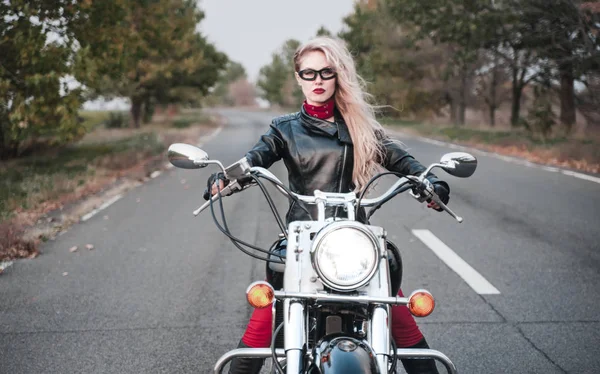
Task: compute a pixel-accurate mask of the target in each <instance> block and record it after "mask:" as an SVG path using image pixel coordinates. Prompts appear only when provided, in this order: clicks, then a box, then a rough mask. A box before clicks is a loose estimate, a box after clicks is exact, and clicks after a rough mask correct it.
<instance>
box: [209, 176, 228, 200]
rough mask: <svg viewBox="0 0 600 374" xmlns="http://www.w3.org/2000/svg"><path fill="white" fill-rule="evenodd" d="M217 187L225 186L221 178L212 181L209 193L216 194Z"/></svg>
mask: <svg viewBox="0 0 600 374" xmlns="http://www.w3.org/2000/svg"><path fill="white" fill-rule="evenodd" d="M217 187H218V190H222V189H223V188H225V183H224V182H223V180H222V179H217V180H216V181H215V183H213V185H212V188H211V190H210V194H211V195H212V196H214V195H216V194H217V191H218V190H217Z"/></svg>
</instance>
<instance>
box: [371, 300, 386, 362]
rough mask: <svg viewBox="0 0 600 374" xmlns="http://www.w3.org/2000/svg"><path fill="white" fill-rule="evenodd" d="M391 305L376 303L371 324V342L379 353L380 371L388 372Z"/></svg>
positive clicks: (377, 353)
mask: <svg viewBox="0 0 600 374" xmlns="http://www.w3.org/2000/svg"><path fill="white" fill-rule="evenodd" d="M388 316H389V306H388V305H381V304H380V305H375V306H374V307H373V315H372V318H371V326H369V342H370V343H371V347H372V348H373V351H375V354H376V355H377V366H379V371H381V372H382V373H387V371H388V358H389V354H390V328H389V323H388V321H389V320H388Z"/></svg>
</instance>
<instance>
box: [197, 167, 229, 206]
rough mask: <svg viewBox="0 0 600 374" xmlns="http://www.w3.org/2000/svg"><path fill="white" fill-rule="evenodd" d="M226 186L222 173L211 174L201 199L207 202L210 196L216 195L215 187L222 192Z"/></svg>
mask: <svg viewBox="0 0 600 374" xmlns="http://www.w3.org/2000/svg"><path fill="white" fill-rule="evenodd" d="M226 185H227V183H226V180H224V179H223V173H215V174H212V175H211V176H210V177H209V178H208V180H207V181H206V189H205V190H204V195H203V196H202V197H204V200H207V201H208V200H209V199H210V198H211V196H214V195H216V194H217V187H218V188H219V189H221V190H222V189H223V188H225V186H226ZM209 190H210V191H209ZM209 192H210V193H209Z"/></svg>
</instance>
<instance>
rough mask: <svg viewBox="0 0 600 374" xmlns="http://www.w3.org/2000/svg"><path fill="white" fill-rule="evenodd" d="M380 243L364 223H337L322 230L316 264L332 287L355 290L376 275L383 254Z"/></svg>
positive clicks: (316, 244)
mask: <svg viewBox="0 0 600 374" xmlns="http://www.w3.org/2000/svg"><path fill="white" fill-rule="evenodd" d="M378 243H379V242H378V241H377V238H375V236H374V235H373V233H372V232H371V231H370V230H369V229H368V228H367V227H365V226H364V225H363V224H361V223H358V222H353V221H338V222H333V223H331V224H329V225H327V226H325V227H324V228H323V229H321V231H319V233H318V234H317V236H316V237H315V240H314V241H313V244H312V248H311V256H312V263H313V267H314V269H315V271H316V272H317V274H318V275H319V277H320V278H321V281H322V282H323V283H324V284H325V285H327V286H328V287H330V288H331V289H334V290H337V291H353V290H355V289H357V288H359V287H362V286H364V285H365V284H367V283H368V282H369V281H370V280H371V278H372V277H373V276H374V275H375V272H376V271H377V265H378V263H379V261H378V259H379V253H380V251H379V244H378Z"/></svg>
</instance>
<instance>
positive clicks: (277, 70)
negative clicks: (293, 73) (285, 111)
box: [257, 53, 289, 106]
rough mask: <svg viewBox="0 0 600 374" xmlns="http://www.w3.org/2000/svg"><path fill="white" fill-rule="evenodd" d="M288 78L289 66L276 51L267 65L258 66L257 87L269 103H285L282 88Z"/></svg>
mask: <svg viewBox="0 0 600 374" xmlns="http://www.w3.org/2000/svg"><path fill="white" fill-rule="evenodd" d="M288 78H289V67H288V65H287V64H286V63H285V62H284V61H283V59H282V58H281V56H280V55H279V54H277V53H274V54H273V55H272V60H271V63H270V64H269V65H265V66H263V67H262V68H260V71H259V73H258V83H257V86H258V88H260V89H261V91H262V92H261V95H262V97H263V98H264V99H265V100H267V101H268V102H270V103H271V104H276V105H281V106H283V105H284V104H285V100H284V95H283V88H284V86H285V83H286V81H287V80H288Z"/></svg>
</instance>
